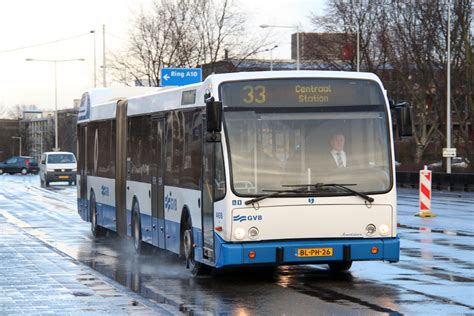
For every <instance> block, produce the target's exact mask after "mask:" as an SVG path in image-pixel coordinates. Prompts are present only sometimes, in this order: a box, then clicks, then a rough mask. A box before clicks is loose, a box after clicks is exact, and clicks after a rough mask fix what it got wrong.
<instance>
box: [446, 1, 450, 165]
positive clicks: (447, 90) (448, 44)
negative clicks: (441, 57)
mask: <svg viewBox="0 0 474 316" xmlns="http://www.w3.org/2000/svg"><path fill="white" fill-rule="evenodd" d="M447 46H448V47H447V56H446V64H447V65H446V68H447V69H446V72H447V74H446V147H447V148H451V1H450V0H448V43H447ZM446 173H451V157H446Z"/></svg>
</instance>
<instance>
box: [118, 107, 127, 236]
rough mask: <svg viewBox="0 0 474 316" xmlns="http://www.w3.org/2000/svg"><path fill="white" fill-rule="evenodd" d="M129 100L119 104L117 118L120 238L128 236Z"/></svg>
mask: <svg viewBox="0 0 474 316" xmlns="http://www.w3.org/2000/svg"><path fill="white" fill-rule="evenodd" d="M127 105H128V102H127V100H120V101H118V102H117V112H116V118H115V124H116V125H115V146H116V148H115V220H116V230H117V234H118V235H119V236H122V237H125V236H127V213H126V192H125V185H126V180H127V162H126V157H127Z"/></svg>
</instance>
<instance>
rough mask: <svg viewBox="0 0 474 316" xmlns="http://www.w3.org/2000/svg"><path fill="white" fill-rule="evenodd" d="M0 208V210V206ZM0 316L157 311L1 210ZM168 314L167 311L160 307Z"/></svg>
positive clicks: (125, 313)
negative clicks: (17, 222)
mask: <svg viewBox="0 0 474 316" xmlns="http://www.w3.org/2000/svg"><path fill="white" fill-rule="evenodd" d="M0 211H1V209H0ZM0 267H1V269H0V315H80V316H84V315H104V314H113V315H130V314H133V315H156V314H160V312H159V311H158V312H157V310H158V309H154V308H151V307H149V305H148V306H147V305H144V304H142V303H140V302H138V303H137V304H131V302H132V301H136V299H135V298H134V297H132V296H131V294H130V293H126V292H125V293H124V292H123V290H121V289H118V288H116V287H114V286H113V285H112V284H110V283H108V282H107V281H106V280H105V279H104V280H103V279H101V278H100V277H98V276H97V275H95V274H94V272H92V271H90V272H89V271H88V268H87V267H84V266H81V265H80V264H78V263H76V262H74V261H73V260H72V259H70V258H69V257H67V256H63V255H61V254H60V253H58V252H56V251H54V250H52V249H50V248H49V247H47V246H46V245H45V244H43V243H42V242H40V241H38V240H37V239H35V238H33V237H32V236H31V235H29V234H27V233H26V232H25V230H22V229H21V228H19V227H17V226H15V225H13V224H11V223H9V222H8V221H7V220H6V218H5V217H4V216H2V215H1V212H0ZM164 313H165V314H168V312H164Z"/></svg>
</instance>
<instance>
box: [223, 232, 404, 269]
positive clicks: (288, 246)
mask: <svg viewBox="0 0 474 316" xmlns="http://www.w3.org/2000/svg"><path fill="white" fill-rule="evenodd" d="M344 245H349V246H350V248H351V251H350V258H348V260H352V261H363V260H386V261H393V262H395V261H398V260H399V255H400V239H399V238H398V237H397V238H387V239H381V238H379V239H359V240H354V239H337V240H313V241H281V242H255V243H252V242H251V243H242V244H235V243H225V242H224V241H223V240H222V239H221V238H220V237H219V236H217V235H216V247H217V248H216V259H217V260H216V267H218V268H220V267H224V266H230V265H246V264H249V265H251V264H277V263H278V262H277V250H276V249H277V248H283V250H284V252H283V261H282V262H280V263H279V264H290V263H299V264H305V263H318V262H329V261H340V260H343V246H344ZM373 246H376V247H377V248H378V249H379V250H378V253H377V254H372V253H371V249H372V247H373ZM299 248H333V249H334V251H333V256H332V257H298V256H297V251H298V249H299ZM250 251H255V252H256V257H255V258H254V259H250V258H249V256H248V254H249V252H250Z"/></svg>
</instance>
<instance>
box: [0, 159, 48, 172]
mask: <svg viewBox="0 0 474 316" xmlns="http://www.w3.org/2000/svg"><path fill="white" fill-rule="evenodd" d="M38 170H39V169H38V162H37V161H36V160H35V159H34V158H33V157H29V156H13V157H11V158H8V159H7V160H5V161H4V162H0V174H4V173H9V174H15V173H21V174H22V175H26V174H28V173H33V174H37V173H38Z"/></svg>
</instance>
